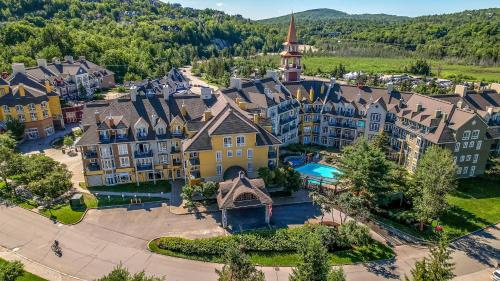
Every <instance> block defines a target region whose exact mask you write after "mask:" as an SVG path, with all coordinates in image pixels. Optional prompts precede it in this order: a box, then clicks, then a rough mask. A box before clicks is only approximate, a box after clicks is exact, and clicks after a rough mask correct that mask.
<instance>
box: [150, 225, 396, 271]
mask: <svg viewBox="0 0 500 281" xmlns="http://www.w3.org/2000/svg"><path fill="white" fill-rule="evenodd" d="M313 233H315V234H319V236H320V238H321V240H322V242H323V244H324V245H325V247H326V248H327V249H328V252H329V259H330V262H331V263H332V264H345V263H353V262H366V261H372V260H381V259H389V258H392V257H393V255H394V254H393V252H392V250H391V249H390V248H388V247H386V246H385V245H383V244H381V243H379V242H377V241H374V240H373V239H371V238H370V237H369V235H368V230H367V229H366V227H363V226H357V225H353V223H348V224H346V225H343V226H340V228H339V229H336V228H327V227H324V226H303V227H297V228H291V229H288V228H283V229H276V230H260V231H251V232H244V233H240V234H235V235H230V236H220V237H213V238H202V239H194V240H189V239H184V238H179V237H162V238H158V239H156V240H153V241H152V242H151V243H150V245H149V247H150V249H151V250H152V251H154V252H156V253H159V254H163V255H168V256H174V257H179V258H186V259H192V260H200V261H207V262H217V263H221V262H223V260H222V257H223V254H224V253H225V251H226V250H227V249H228V248H229V247H230V246H231V245H239V246H240V247H241V248H242V249H243V250H244V251H245V253H247V254H248V255H249V256H250V258H251V260H252V262H253V263H255V264H259V265H264V266H295V265H297V263H298V262H299V260H300V259H299V257H300V255H299V254H298V248H299V247H300V245H302V241H304V240H305V239H306V237H308V236H310V235H313Z"/></svg>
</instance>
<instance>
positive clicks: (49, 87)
mask: <svg viewBox="0 0 500 281" xmlns="http://www.w3.org/2000/svg"><path fill="white" fill-rule="evenodd" d="M45 91H46V92H47V93H50V92H52V85H51V84H50V81H49V80H47V79H46V80H45Z"/></svg>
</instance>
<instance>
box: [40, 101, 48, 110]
mask: <svg viewBox="0 0 500 281" xmlns="http://www.w3.org/2000/svg"><path fill="white" fill-rule="evenodd" d="M40 106H41V107H42V109H47V102H46V101H42V103H41V104H40Z"/></svg>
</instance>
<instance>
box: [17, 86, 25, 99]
mask: <svg viewBox="0 0 500 281" xmlns="http://www.w3.org/2000/svg"><path fill="white" fill-rule="evenodd" d="M17 90H18V92H19V96H21V97H24V96H25V95H26V92H25V91H24V84H23V83H19V86H18V88H17Z"/></svg>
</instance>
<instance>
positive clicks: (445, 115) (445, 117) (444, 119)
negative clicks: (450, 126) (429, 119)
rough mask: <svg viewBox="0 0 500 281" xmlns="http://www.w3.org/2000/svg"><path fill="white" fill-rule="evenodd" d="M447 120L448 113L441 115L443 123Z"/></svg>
mask: <svg viewBox="0 0 500 281" xmlns="http://www.w3.org/2000/svg"><path fill="white" fill-rule="evenodd" d="M447 120H448V113H443V121H444V122H446V121H447Z"/></svg>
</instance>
